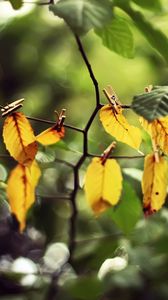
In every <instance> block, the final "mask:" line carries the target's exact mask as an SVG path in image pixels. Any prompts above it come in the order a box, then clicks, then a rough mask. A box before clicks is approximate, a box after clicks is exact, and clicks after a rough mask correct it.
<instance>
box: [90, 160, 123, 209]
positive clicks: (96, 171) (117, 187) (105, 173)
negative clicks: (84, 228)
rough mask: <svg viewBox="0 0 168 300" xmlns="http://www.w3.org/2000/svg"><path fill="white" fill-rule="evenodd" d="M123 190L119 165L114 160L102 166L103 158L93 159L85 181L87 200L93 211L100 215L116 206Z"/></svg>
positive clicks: (107, 161)
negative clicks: (111, 206)
mask: <svg viewBox="0 0 168 300" xmlns="http://www.w3.org/2000/svg"><path fill="white" fill-rule="evenodd" d="M121 189H122V174H121V170H120V166H119V165H118V163H117V162H116V161H115V160H114V159H107V160H106V161H105V163H104V164H102V161H101V158H96V157H95V158H93V160H92V162H91V164H90V165H89V167H88V169H87V172H86V179H85V192H86V198H87V200H88V203H89V205H90V206H91V207H92V209H93V211H94V212H95V213H96V214H99V213H101V212H103V211H104V210H105V209H106V208H108V207H109V206H110V205H115V204H116V203H117V202H118V201H119V198H120V194H121Z"/></svg>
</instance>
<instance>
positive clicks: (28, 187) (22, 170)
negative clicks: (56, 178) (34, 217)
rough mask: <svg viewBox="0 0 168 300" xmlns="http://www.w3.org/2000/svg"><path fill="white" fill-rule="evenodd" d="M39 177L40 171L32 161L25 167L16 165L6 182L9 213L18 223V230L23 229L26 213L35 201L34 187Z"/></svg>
mask: <svg viewBox="0 0 168 300" xmlns="http://www.w3.org/2000/svg"><path fill="white" fill-rule="evenodd" d="M40 175H41V172H40V169H39V167H38V165H37V163H36V161H33V163H32V164H31V166H29V167H26V166H23V165H20V164H18V165H17V166H16V167H15V168H14V169H13V170H12V171H11V173H10V176H9V179H8V182H7V196H8V199H9V203H10V207H11V212H12V213H14V214H15V215H16V217H17V219H18V221H19V222H20V230H21V231H22V230H23V229H24V228H25V222H26V213H27V211H28V209H29V208H30V206H31V205H32V204H33V203H34V201H35V187H36V185H37V183H38V180H39V177H40Z"/></svg>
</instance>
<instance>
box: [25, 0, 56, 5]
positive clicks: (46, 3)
mask: <svg viewBox="0 0 168 300" xmlns="http://www.w3.org/2000/svg"><path fill="white" fill-rule="evenodd" d="M23 4H36V5H50V4H54V1H53V0H50V1H47V2H36V1H30V2H29V1H24V2H23Z"/></svg>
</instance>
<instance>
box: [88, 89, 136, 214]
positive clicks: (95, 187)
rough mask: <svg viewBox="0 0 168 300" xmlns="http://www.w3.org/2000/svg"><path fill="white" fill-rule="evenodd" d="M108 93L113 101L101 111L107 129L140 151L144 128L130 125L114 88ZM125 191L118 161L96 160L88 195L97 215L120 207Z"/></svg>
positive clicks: (90, 175)
mask: <svg viewBox="0 0 168 300" xmlns="http://www.w3.org/2000/svg"><path fill="white" fill-rule="evenodd" d="M104 92H105V95H106V97H107V98H108V100H109V102H110V104H108V105H105V106H103V107H102V108H101V110H100V120H101V122H102V124H103V127H104V129H105V130H106V131H107V132H108V133H109V134H110V135H112V136H113V137H115V138H116V140H118V141H120V142H123V143H126V144H127V145H129V146H131V147H132V148H134V149H137V150H138V149H139V147H140V144H141V140H142V137H141V131H140V129H139V128H137V127H135V126H133V125H130V124H129V123H128V121H127V119H126V118H125V117H124V115H123V109H122V106H121V104H120V103H119V101H118V98H117V96H116V94H115V92H114V91H113V90H112V89H111V88H110V90H109V89H107V90H104ZM121 191H122V173H121V169H120V166H119V164H118V163H117V161H116V160H114V159H108V158H107V159H106V160H105V162H104V161H103V160H102V158H93V160H92V162H91V164H90V165H89V167H88V169H87V172H86V178H85V192H86V198H87V200H88V203H89V204H90V206H91V208H92V209H93V211H94V212H95V214H99V213H101V212H103V211H104V210H105V209H107V208H108V207H109V206H111V205H112V206H114V205H116V204H117V203H118V201H119V199H120V195H121Z"/></svg>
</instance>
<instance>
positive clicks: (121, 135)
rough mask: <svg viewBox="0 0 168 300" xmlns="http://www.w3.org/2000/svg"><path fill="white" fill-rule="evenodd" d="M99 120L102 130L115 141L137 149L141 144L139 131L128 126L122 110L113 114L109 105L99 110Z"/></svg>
mask: <svg viewBox="0 0 168 300" xmlns="http://www.w3.org/2000/svg"><path fill="white" fill-rule="evenodd" d="M100 120H101V122H102V124H103V126H104V129H105V130H106V131H107V132H108V133H109V134H111V135H112V136H113V137H115V138H116V140H118V141H120V142H122V143H125V144H127V145H129V146H131V147H132V148H135V149H139V147H140V144H141V131H140V129H139V128H137V127H135V126H133V125H130V124H129V123H128V121H127V120H126V118H125V117H124V116H123V114H122V109H121V108H120V109H118V111H117V112H115V111H114V110H113V109H112V106H111V105H110V104H108V105H105V106H103V107H102V108H101V110H100Z"/></svg>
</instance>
